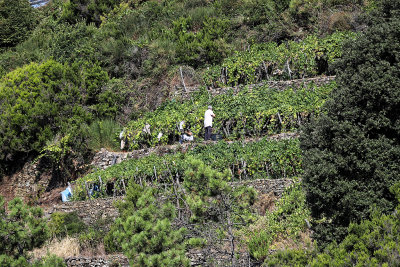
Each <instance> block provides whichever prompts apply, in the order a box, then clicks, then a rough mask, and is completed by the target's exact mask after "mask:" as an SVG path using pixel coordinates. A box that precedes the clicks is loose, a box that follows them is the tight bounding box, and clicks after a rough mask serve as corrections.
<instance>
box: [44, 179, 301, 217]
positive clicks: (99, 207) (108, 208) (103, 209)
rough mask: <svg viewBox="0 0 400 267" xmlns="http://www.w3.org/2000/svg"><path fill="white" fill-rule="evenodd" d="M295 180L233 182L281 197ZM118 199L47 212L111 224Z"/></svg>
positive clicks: (77, 203)
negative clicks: (62, 213) (72, 215)
mask: <svg viewBox="0 0 400 267" xmlns="http://www.w3.org/2000/svg"><path fill="white" fill-rule="evenodd" d="M293 182H294V181H293V180H292V179H259V180H244V181H241V182H233V183H231V184H232V186H233V187H237V186H240V185H246V186H249V187H250V186H252V187H253V188H254V189H255V190H256V191H257V192H258V193H259V194H268V193H270V192H272V193H274V194H275V195H276V196H279V197H280V196H281V195H282V193H283V192H284V190H285V188H286V187H288V186H290V185H291V184H293ZM117 200H123V197H115V198H101V199H92V200H87V201H73V202H65V203H61V204H57V205H54V206H53V207H51V208H48V209H47V210H45V213H46V215H47V216H50V215H51V214H52V213H54V212H76V213H77V215H78V216H79V217H80V218H81V219H82V220H83V221H84V222H85V223H86V224H87V225H93V224H94V223H95V222H96V220H98V219H100V218H101V219H105V220H107V222H109V223H110V224H111V223H112V222H113V221H114V220H115V219H116V218H117V217H118V209H117V208H116V207H115V206H114V202H115V201H117Z"/></svg>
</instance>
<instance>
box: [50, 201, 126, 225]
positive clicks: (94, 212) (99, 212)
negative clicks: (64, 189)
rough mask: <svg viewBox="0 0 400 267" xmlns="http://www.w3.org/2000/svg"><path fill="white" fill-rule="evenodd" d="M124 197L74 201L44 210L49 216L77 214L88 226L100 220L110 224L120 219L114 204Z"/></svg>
mask: <svg viewBox="0 0 400 267" xmlns="http://www.w3.org/2000/svg"><path fill="white" fill-rule="evenodd" d="M121 199H123V198H122V197H115V198H100V199H92V200H87V201H73V202H65V203H61V204H57V205H54V206H53V207H51V208H47V209H45V210H44V212H45V214H46V215H47V216H50V215H51V214H52V213H54V212H76V213H77V215H78V216H79V217H80V218H81V219H82V220H83V221H84V222H85V223H86V224H87V225H93V224H94V223H95V222H96V220H98V219H99V218H102V219H105V220H107V222H109V223H110V224H111V223H112V222H113V221H114V220H115V219H116V218H117V217H118V209H117V208H116V207H114V205H113V203H114V202H115V201H117V200H121Z"/></svg>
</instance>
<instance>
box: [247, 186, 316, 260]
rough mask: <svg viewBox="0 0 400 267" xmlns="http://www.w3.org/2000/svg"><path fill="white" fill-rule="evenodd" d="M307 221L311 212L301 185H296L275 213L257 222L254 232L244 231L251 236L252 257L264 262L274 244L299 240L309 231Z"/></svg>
mask: <svg viewBox="0 0 400 267" xmlns="http://www.w3.org/2000/svg"><path fill="white" fill-rule="evenodd" d="M306 220H310V211H309V210H308V208H307V206H306V202H305V192H304V191H303V189H302V187H301V183H296V184H294V185H292V186H290V187H289V188H288V189H286V190H285V193H284V195H283V196H282V198H281V199H280V200H279V201H278V203H277V204H276V209H275V210H274V211H272V212H270V213H267V214H266V215H265V216H264V217H261V218H260V219H259V222H256V224H255V225H256V226H257V227H255V228H254V227H253V228H254V230H247V231H244V233H246V235H248V236H249V241H248V248H249V252H250V255H251V256H252V257H254V258H255V259H257V260H264V259H265V258H266V257H267V256H268V255H269V254H270V249H272V248H273V247H272V244H273V242H275V241H278V240H282V239H293V240H296V239H299V237H300V233H301V232H304V231H306V229H307V228H306V227H307V225H306ZM292 256H293V257H294V256H296V253H295V254H294V255H292ZM303 260H304V259H303Z"/></svg>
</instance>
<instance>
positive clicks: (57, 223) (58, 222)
mask: <svg viewBox="0 0 400 267" xmlns="http://www.w3.org/2000/svg"><path fill="white" fill-rule="evenodd" d="M48 227H49V230H50V234H51V235H52V237H57V238H59V239H61V238H63V237H65V236H67V235H68V236H72V235H75V234H79V233H81V232H83V231H84V230H85V229H86V225H85V223H84V222H83V221H82V220H81V219H80V218H79V217H78V215H77V214H76V212H70V213H63V212H54V213H52V214H51V220H50V222H49V223H48Z"/></svg>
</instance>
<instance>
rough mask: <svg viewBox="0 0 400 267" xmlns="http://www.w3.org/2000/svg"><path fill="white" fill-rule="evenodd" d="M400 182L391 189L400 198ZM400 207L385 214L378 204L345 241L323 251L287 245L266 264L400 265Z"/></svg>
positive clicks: (353, 224)
mask: <svg viewBox="0 0 400 267" xmlns="http://www.w3.org/2000/svg"><path fill="white" fill-rule="evenodd" d="M399 189H400V184H399V183H396V185H395V186H393V187H392V188H391V192H392V193H393V194H395V195H396V198H397V202H399V200H400V190H399ZM399 208H400V206H397V208H396V209H395V211H394V212H393V213H392V214H382V212H381V211H379V210H377V209H376V208H372V210H373V212H372V213H371V217H370V218H369V219H368V220H363V221H361V222H360V223H359V224H357V223H351V224H350V226H349V227H348V230H347V234H346V237H345V238H344V240H343V241H342V242H341V243H339V244H338V243H336V242H333V243H331V244H329V245H328V246H327V247H326V248H325V249H324V250H323V251H322V252H318V249H316V248H304V249H295V250H294V249H287V250H285V251H278V252H277V253H274V254H272V255H269V256H268V258H267V259H266V260H265V262H264V265H265V266H398V265H399V257H398V251H399V249H400V248H399V244H400V243H399V236H400V235H399V230H400V229H399V225H400V224H399V223H400V217H399Z"/></svg>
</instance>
